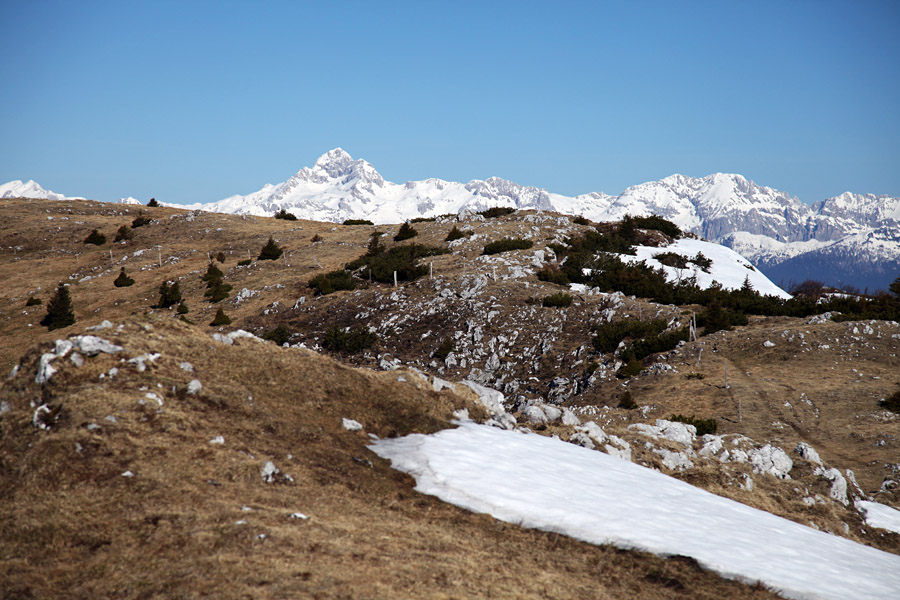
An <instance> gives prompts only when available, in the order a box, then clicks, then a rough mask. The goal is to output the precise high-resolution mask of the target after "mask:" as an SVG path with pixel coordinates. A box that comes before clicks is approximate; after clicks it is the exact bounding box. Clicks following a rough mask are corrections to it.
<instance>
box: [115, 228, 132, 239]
mask: <svg viewBox="0 0 900 600" xmlns="http://www.w3.org/2000/svg"><path fill="white" fill-rule="evenodd" d="M131 239H134V232H133V231H131V229H129V228H128V225H122V226H121V227H119V228H118V229H117V230H116V238H115V240H114V241H116V242H127V241H128V240H131Z"/></svg>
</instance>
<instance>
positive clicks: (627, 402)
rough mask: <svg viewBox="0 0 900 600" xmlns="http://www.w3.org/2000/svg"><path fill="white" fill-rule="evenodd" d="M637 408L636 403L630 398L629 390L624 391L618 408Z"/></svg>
mask: <svg viewBox="0 0 900 600" xmlns="http://www.w3.org/2000/svg"><path fill="white" fill-rule="evenodd" d="M637 407H638V405H637V402H635V401H634V398H632V397H631V390H625V393H624V394H622V396H621V397H620V398H619V408H624V409H626V410H634V409H635V408H637Z"/></svg>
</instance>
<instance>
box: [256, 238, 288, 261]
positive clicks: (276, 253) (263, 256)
mask: <svg viewBox="0 0 900 600" xmlns="http://www.w3.org/2000/svg"><path fill="white" fill-rule="evenodd" d="M282 254H284V250H282V249H281V247H280V246H279V245H278V244H276V243H275V240H274V239H272V238H271V237H269V241H268V242H266V245H265V246H263V248H262V250H261V251H260V253H259V257H258V258H257V260H278V259H279V258H281V255H282Z"/></svg>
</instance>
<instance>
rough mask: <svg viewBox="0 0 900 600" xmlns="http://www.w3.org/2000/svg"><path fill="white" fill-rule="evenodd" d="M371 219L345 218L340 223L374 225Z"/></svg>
mask: <svg viewBox="0 0 900 600" xmlns="http://www.w3.org/2000/svg"><path fill="white" fill-rule="evenodd" d="M374 224H375V223H373V222H372V221H370V220H368V219H347V220H346V221H344V222H343V223H342V225H374Z"/></svg>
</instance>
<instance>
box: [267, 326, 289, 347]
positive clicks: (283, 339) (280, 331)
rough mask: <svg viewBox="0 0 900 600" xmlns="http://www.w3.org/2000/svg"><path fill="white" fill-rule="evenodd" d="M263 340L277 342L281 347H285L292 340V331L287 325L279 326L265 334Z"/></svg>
mask: <svg viewBox="0 0 900 600" xmlns="http://www.w3.org/2000/svg"><path fill="white" fill-rule="evenodd" d="M262 338H263V339H264V340H269V341H270V342H275V343H276V344H277V345H279V346H284V345H285V344H286V343H288V341H290V339H291V330H290V329H288V327H287V325H279V326H278V327H276V328H275V329H271V330H269V331H267V332H265V333H264V334H263V336H262Z"/></svg>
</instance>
